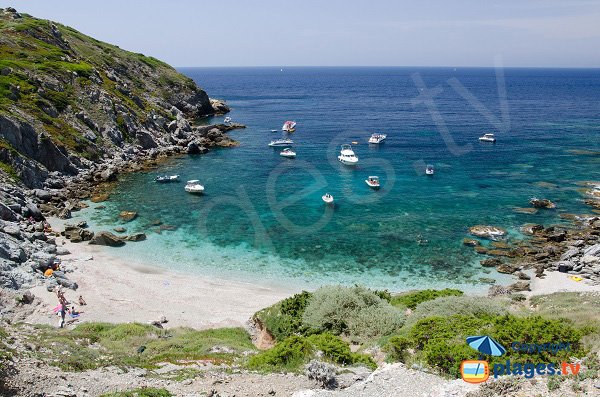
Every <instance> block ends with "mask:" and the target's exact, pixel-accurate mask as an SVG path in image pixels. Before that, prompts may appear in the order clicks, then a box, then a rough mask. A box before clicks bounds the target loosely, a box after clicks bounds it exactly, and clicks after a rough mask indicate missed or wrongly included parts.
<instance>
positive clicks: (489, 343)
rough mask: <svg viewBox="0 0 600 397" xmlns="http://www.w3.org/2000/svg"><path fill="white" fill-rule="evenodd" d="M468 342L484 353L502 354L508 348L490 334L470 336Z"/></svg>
mask: <svg viewBox="0 0 600 397" xmlns="http://www.w3.org/2000/svg"><path fill="white" fill-rule="evenodd" d="M467 343H468V344H469V346H471V347H472V348H473V349H475V350H477V351H479V352H480V353H482V354H488V355H491V356H501V355H503V354H504V353H506V349H505V348H504V347H502V345H501V344H500V343H498V342H496V341H495V340H494V339H493V338H490V337H489V336H469V337H468V338H467Z"/></svg>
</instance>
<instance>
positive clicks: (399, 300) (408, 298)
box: [391, 288, 463, 310]
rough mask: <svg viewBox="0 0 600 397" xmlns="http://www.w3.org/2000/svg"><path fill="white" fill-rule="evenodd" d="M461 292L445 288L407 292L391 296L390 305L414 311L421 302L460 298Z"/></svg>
mask: <svg viewBox="0 0 600 397" xmlns="http://www.w3.org/2000/svg"><path fill="white" fill-rule="evenodd" d="M462 295H463V292H462V291H461V290H458V289H451V288H446V289H442V290H437V289H424V290H420V291H414V292H407V293H404V294H400V295H396V296H393V297H392V299H391V303H392V305H394V306H400V307H407V308H409V309H412V310H414V309H415V308H416V307H417V305H419V304H420V303H423V302H427V301H431V300H434V299H437V298H442V297H444V296H462Z"/></svg>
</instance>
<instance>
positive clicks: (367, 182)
mask: <svg viewBox="0 0 600 397" xmlns="http://www.w3.org/2000/svg"><path fill="white" fill-rule="evenodd" d="M365 183H366V184H367V186H369V187H370V188H371V189H373V190H379V187H380V185H379V184H377V185H375V184H373V183H370V182H369V181H368V180H365Z"/></svg>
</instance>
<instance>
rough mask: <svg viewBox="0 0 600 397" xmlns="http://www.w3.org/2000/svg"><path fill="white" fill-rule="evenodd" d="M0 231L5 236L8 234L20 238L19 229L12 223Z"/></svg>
mask: <svg viewBox="0 0 600 397" xmlns="http://www.w3.org/2000/svg"><path fill="white" fill-rule="evenodd" d="M2 231H3V232H4V233H6V234H10V235H11V236H13V237H16V238H18V239H20V238H21V229H19V226H17V225H16V224H14V223H9V224H7V225H5V226H4V227H3V228H2Z"/></svg>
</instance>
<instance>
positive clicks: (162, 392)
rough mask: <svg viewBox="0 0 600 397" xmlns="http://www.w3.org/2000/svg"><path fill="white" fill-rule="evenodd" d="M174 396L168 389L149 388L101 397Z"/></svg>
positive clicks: (102, 396)
mask: <svg viewBox="0 0 600 397" xmlns="http://www.w3.org/2000/svg"><path fill="white" fill-rule="evenodd" d="M171 396H172V394H171V393H170V392H169V391H168V390H166V389H155V388H153V387H147V388H144V389H135V390H129V391H120V392H115V393H107V394H102V395H101V396H100V397H171Z"/></svg>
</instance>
